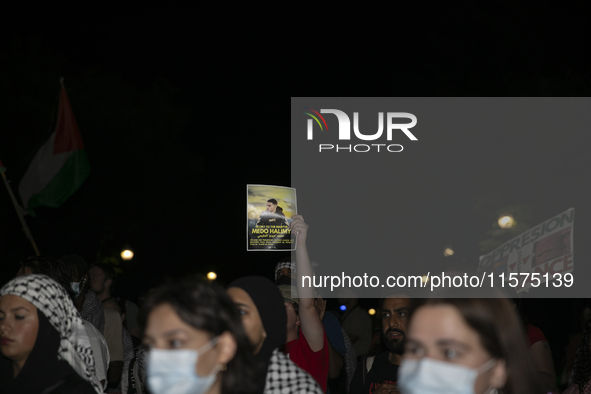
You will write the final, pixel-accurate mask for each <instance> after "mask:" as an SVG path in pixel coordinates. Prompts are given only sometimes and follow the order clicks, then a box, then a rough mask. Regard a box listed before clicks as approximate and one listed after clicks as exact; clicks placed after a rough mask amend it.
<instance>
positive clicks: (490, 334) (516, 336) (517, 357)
mask: <svg viewBox="0 0 591 394" xmlns="http://www.w3.org/2000/svg"><path fill="white" fill-rule="evenodd" d="M456 296H457V294H456ZM409 318H410V321H409V326H408V331H407V341H406V347H405V353H404V357H403V360H402V364H401V366H400V369H399V371H398V385H399V386H400V388H401V390H402V392H403V393H405V394H413V393H422V394H428V393H435V392H437V393H476V394H482V393H489V394H496V393H498V392H501V391H502V392H503V393H504V394H530V393H531V394H534V393H541V391H540V390H539V388H538V386H537V383H536V381H535V379H534V377H533V376H534V375H533V373H534V372H533V363H532V360H531V359H530V357H529V353H528V351H527V344H526V342H525V332H524V330H523V327H522V325H521V322H520V320H519V318H518V317H517V314H516V312H515V310H514V308H513V305H512V304H511V303H510V302H509V301H508V300H507V299H504V298H433V299H427V300H425V301H424V302H423V303H422V304H421V305H419V306H418V307H416V308H415V309H414V312H412V314H411V316H410V317H409Z"/></svg>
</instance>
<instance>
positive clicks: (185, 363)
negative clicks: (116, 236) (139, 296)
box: [140, 282, 257, 394]
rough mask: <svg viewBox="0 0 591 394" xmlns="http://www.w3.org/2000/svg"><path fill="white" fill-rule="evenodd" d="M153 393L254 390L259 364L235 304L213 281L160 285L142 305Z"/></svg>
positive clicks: (210, 393) (243, 393)
mask: <svg viewBox="0 0 591 394" xmlns="http://www.w3.org/2000/svg"><path fill="white" fill-rule="evenodd" d="M140 325H141V327H142V329H143V331H144V343H145V344H147V345H149V346H150V350H149V351H148V355H147V375H148V388H149V390H150V392H151V393H152V394H162V393H171V394H184V393H191V394H200V393H203V394H205V393H208V394H219V393H227V394H230V393H231V394H248V393H256V385H255V383H254V380H253V378H252V376H253V375H256V374H257V364H256V363H254V362H253V360H252V348H251V345H250V343H249V341H248V338H247V336H246V334H245V333H244V328H243V327H242V324H241V322H240V315H239V314H238V310H237V309H236V308H235V307H234V305H233V303H232V301H231V300H230V299H229V298H228V295H227V294H226V293H225V292H224V290H223V289H222V288H221V287H219V286H218V285H216V284H215V283H212V284H209V283H195V282H182V283H171V284H167V285H164V286H162V287H160V288H159V289H157V290H156V291H155V292H153V293H152V294H150V296H149V297H148V298H147V299H146V301H145V302H144V304H143V305H142V313H141V315H140Z"/></svg>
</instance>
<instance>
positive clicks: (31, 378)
mask: <svg viewBox="0 0 591 394" xmlns="http://www.w3.org/2000/svg"><path fill="white" fill-rule="evenodd" d="M37 316H38V317H39V330H38V332H37V339H36V340H35V345H34V346H33V350H31V353H30V354H29V357H28V358H27V361H26V362H25V365H23V368H22V369H21V371H20V372H19V374H18V375H17V377H16V378H13V377H12V375H13V366H12V361H10V360H8V359H7V358H5V357H4V356H1V355H0V358H1V361H0V382H2V383H1V384H0V393H40V392H42V391H43V390H45V389H46V388H48V387H50V386H52V385H54V384H56V383H57V382H59V381H60V380H62V379H64V378H66V377H67V376H69V375H72V374H75V373H76V371H74V369H73V368H72V367H71V366H70V364H68V363H67V362H66V361H64V360H58V358H57V354H58V352H57V351H58V348H59V346H60V335H59V333H58V332H57V330H56V329H55V328H54V327H53V326H52V325H51V323H49V320H47V318H46V317H45V315H44V314H43V313H41V312H39V310H37Z"/></svg>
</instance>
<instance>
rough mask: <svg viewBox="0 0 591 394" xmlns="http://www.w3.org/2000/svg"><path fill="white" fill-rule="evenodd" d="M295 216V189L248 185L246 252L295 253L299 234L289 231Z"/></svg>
mask: <svg viewBox="0 0 591 394" xmlns="http://www.w3.org/2000/svg"><path fill="white" fill-rule="evenodd" d="M295 215H297V199H296V190H295V189H294V188H290V187H284V186H271V185H246V250H248V251H253V250H255V251H260V250H263V251H265V250H266V251H287V250H295V249H296V236H297V234H293V235H292V234H291V229H290V228H289V226H290V223H291V221H292V217H293V216H295Z"/></svg>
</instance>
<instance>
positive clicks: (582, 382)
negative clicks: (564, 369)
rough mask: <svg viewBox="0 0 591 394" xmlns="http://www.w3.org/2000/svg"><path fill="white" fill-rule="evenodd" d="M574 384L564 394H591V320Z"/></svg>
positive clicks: (584, 332)
mask: <svg viewBox="0 0 591 394" xmlns="http://www.w3.org/2000/svg"><path fill="white" fill-rule="evenodd" d="M572 380H573V384H572V385H571V386H570V387H569V388H567V389H566V390H565V391H563V393H562V394H589V393H591V320H588V321H587V323H585V328H584V329H583V336H582V337H581V342H579V348H578V349H577V355H576V357H575V363H574V365H573V374H572Z"/></svg>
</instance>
